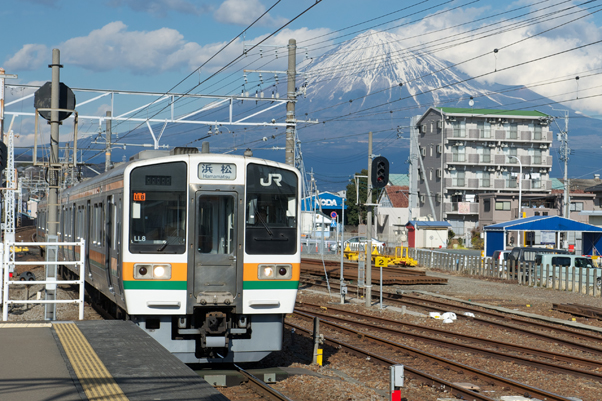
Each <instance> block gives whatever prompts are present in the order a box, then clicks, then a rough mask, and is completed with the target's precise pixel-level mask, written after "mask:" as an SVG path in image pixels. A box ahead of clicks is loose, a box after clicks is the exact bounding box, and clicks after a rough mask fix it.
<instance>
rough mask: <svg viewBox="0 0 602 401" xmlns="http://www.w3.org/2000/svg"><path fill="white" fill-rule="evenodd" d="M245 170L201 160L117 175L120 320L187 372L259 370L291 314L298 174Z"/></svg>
mask: <svg viewBox="0 0 602 401" xmlns="http://www.w3.org/2000/svg"><path fill="white" fill-rule="evenodd" d="M248 160H249V159H246V158H243V157H234V158H232V157H228V158H224V156H223V155H206V154H203V155H197V156H190V159H189V161H188V163H185V162H184V161H182V162H175V163H174V162H172V163H166V164H156V163H155V164H149V165H147V166H135V167H133V169H132V170H131V172H130V173H129V174H128V173H126V188H128V184H129V185H130V187H129V188H130V190H129V193H128V195H129V198H130V199H129V202H128V203H129V205H130V207H129V210H128V211H127V212H126V215H127V216H126V217H127V218H128V219H129V227H130V229H129V232H128V233H124V235H127V238H129V241H128V242H129V249H126V250H125V251H124V273H123V277H124V289H125V296H126V303H127V309H128V314H129V315H130V316H132V319H133V320H134V321H135V322H136V323H138V324H139V325H140V327H141V328H143V329H145V330H146V331H147V332H148V333H149V334H150V335H151V336H153V337H154V338H155V339H157V340H158V341H159V342H160V343H161V344H163V345H164V346H165V347H166V348H167V349H168V350H170V351H171V352H172V353H174V354H175V355H176V356H178V357H179V358H180V359H181V360H182V361H184V362H186V363H206V362H216V361H221V362H252V361H258V360H261V359H262V358H264V357H265V356H266V355H268V354H269V353H270V352H273V351H278V350H280V349H281V346H282V334H283V317H284V314H286V313H291V312H292V311H293V308H294V302H295V298H296V293H297V287H298V282H299V267H300V254H299V246H298V239H299V227H298V224H297V219H298V213H299V211H298V209H299V202H298V199H299V193H298V190H299V185H298V182H299V177H298V172H297V171H296V170H294V169H291V168H288V167H279V166H277V165H276V163H267V162H264V161H259V160H256V159H255V160H256V162H251V163H248V164H247V161H248ZM251 160H253V159H251ZM185 170H186V171H185ZM185 177H188V182H185ZM128 181H129V182H128ZM126 192H128V191H126ZM128 195H126V196H128ZM161 230H163V231H161ZM170 230H171V231H170ZM174 230H175V231H174ZM157 269H158V270H159V272H160V273H162V274H163V276H159V275H155V271H156V270H157ZM142 273H144V274H142Z"/></svg>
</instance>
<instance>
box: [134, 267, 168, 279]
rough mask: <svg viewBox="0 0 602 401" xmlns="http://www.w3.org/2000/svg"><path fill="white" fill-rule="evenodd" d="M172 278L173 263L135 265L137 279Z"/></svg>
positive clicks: (135, 277)
mask: <svg viewBox="0 0 602 401" xmlns="http://www.w3.org/2000/svg"><path fill="white" fill-rule="evenodd" d="M170 278H171V265H170V264H168V263H167V264H166V263H162V264H142V263H137V264H135V265H134V279H136V280H169V279H170Z"/></svg>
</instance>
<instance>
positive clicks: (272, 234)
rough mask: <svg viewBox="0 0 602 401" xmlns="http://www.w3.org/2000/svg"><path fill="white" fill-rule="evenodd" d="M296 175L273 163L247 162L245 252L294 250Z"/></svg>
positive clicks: (263, 252)
mask: <svg viewBox="0 0 602 401" xmlns="http://www.w3.org/2000/svg"><path fill="white" fill-rule="evenodd" d="M297 188H298V181H297V175H296V174H295V173H294V172H292V171H289V170H285V169H280V168H277V167H272V166H267V165H259V164H249V165H248V166H247V204H246V211H245V230H246V243H245V251H246V252H247V253H248V254H254V255H258V254H268V255H292V254H295V253H296V252H297V245H296V244H297Z"/></svg>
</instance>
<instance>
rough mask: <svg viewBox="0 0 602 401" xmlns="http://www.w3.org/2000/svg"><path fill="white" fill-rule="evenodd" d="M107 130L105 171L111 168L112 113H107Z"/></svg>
mask: <svg viewBox="0 0 602 401" xmlns="http://www.w3.org/2000/svg"><path fill="white" fill-rule="evenodd" d="M105 122H106V127H107V129H106V130H105V139H106V144H107V146H106V148H105V171H109V169H110V168H111V122H112V121H111V111H107V119H106V120H105Z"/></svg>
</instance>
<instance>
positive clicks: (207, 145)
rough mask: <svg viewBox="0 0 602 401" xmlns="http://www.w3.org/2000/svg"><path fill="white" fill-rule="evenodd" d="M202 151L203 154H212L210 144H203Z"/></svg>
mask: <svg viewBox="0 0 602 401" xmlns="http://www.w3.org/2000/svg"><path fill="white" fill-rule="evenodd" d="M202 146H203V147H202V149H201V153H210V152H209V142H203V143H202Z"/></svg>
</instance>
